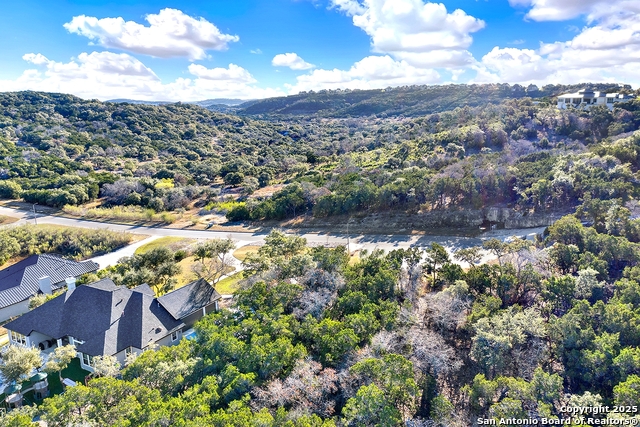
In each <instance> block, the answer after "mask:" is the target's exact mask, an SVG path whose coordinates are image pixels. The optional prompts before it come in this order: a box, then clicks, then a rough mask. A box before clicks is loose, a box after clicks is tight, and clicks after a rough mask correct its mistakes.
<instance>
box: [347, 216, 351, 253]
mask: <svg viewBox="0 0 640 427" xmlns="http://www.w3.org/2000/svg"><path fill="white" fill-rule="evenodd" d="M350 222H351V217H349V221H347V253H348V254H349V256H351V248H350V247H349V223H350Z"/></svg>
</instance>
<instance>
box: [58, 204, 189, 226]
mask: <svg viewBox="0 0 640 427" xmlns="http://www.w3.org/2000/svg"><path fill="white" fill-rule="evenodd" d="M62 211H63V212H64V213H66V214H68V215H72V216H79V217H82V218H86V219H102V220H114V221H124V222H161V223H165V224H172V223H174V222H176V221H177V220H178V217H177V215H176V214H173V213H171V212H160V213H156V212H155V211H154V210H153V209H143V208H141V207H139V206H114V207H112V208H84V207H80V206H70V205H67V206H65V207H64V208H62Z"/></svg>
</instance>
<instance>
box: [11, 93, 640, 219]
mask: <svg viewBox="0 0 640 427" xmlns="http://www.w3.org/2000/svg"><path fill="white" fill-rule="evenodd" d="M577 87H578V86H577V85H576V86H575V87H573V86H557V87H556V86H545V87H543V88H542V89H538V90H533V88H523V87H520V86H517V85H515V86H509V85H479V86H478V85H456V86H445V87H440V86H436V87H409V88H398V89H393V90H389V91H352V92H345V91H329V92H322V93H317V94H309V93H307V94H302V95H298V96H297V97H298V98H299V99H304V100H315V99H320V98H322V99H327V100H329V101H330V102H328V106H327V108H334V109H335V112H334V113H332V114H329V115H326V117H322V114H320V115H318V114H298V115H287V116H281V115H264V114H261V115H260V116H252V115H249V114H248V113H249V112H251V111H252V110H250V108H253V107H255V108H258V107H257V106H259V105H263V106H265V105H267V104H269V103H282V102H284V103H285V104H287V105H288V103H291V102H294V104H295V102H298V101H295V99H298V98H296V97H293V98H292V97H288V98H284V99H280V98H276V99H271V100H265V101H260V102H257V103H255V104H253V106H250V107H247V108H245V109H244V110H242V111H243V113H242V114H243V115H241V116H238V115H228V114H222V113H218V112H213V111H209V110H207V109H205V108H201V107H199V106H195V105H187V104H179V103H178V104H168V105H161V106H151V105H132V104H126V103H125V104H118V103H108V102H107V103H102V102H99V101H84V100H81V99H79V98H75V97H73V96H71V95H61V94H46V93H36V92H20V93H4V94H0V197H2V198H22V199H23V200H25V201H27V202H31V203H39V204H46V205H50V206H56V207H62V206H65V205H82V204H84V203H87V202H90V201H93V200H96V199H98V200H99V201H100V202H101V203H102V205H103V206H105V207H108V206H122V205H124V206H131V207H132V208H134V207H135V208H139V209H144V210H146V211H147V212H149V214H148V216H149V217H152V216H153V212H163V211H181V210H183V209H188V208H191V207H193V206H194V205H195V206H197V207H205V206H216V203H220V202H221V201H223V200H226V199H225V198H227V197H232V198H233V199H234V200H235V202H234V203H233V204H231V205H229V204H228V209H226V211H227V216H228V218H229V219H230V220H249V219H250V220H254V221H259V220H262V219H285V218H291V217H294V216H296V215H300V214H303V213H307V214H313V215H314V216H316V217H326V216H331V215H339V214H349V213H354V212H359V213H363V212H365V213H366V212H376V211H394V210H396V211H402V212H409V213H420V212H433V211H436V212H437V211H438V210H444V209H446V210H449V211H450V210H455V209H469V208H479V207H487V206H505V207H510V208H513V209H514V210H517V211H519V212H521V213H523V214H528V213H530V212H542V213H545V212H547V211H567V210H571V209H573V208H575V207H576V206H577V205H579V204H580V203H581V201H582V200H584V199H585V198H587V199H588V198H591V199H598V200H616V201H618V203H619V204H625V203H628V202H629V200H631V199H633V198H634V197H636V196H637V194H636V193H637V186H636V185H635V183H636V182H637V170H638V144H639V143H640V134H638V133H634V132H635V131H636V130H637V129H638V128H640V101H631V102H627V103H622V104H618V105H616V108H615V109H614V110H613V111H609V110H607V109H606V108H604V107H602V108H593V109H591V110H590V111H588V112H585V111H576V110H564V111H560V110H557V109H556V108H555V102H554V99H553V97H551V95H552V94H557V93H561V92H564V91H565V90H575V89H576V88H577ZM594 87H595V86H594ZM598 88H600V89H606V88H605V87H598ZM614 88H615V85H614V86H610V89H612V90H613V89H614ZM627 91H628V90H627ZM534 92H535V93H539V94H540V95H541V96H539V97H537V98H532V97H531V96H532V95H531V94H533V93H534ZM353 97H360V98H362V99H361V100H360V101H358V102H360V103H371V104H372V105H387V106H392V107H393V108H391V107H389V108H391V110H393V111H391V110H388V109H386V110H385V113H384V114H381V115H375V114H372V113H373V112H371V111H370V112H366V111H365V113H362V114H369V115H367V116H364V117H358V118H354V117H349V114H348V113H346V112H344V111H343V110H341V109H340V108H341V107H340V108H338V107H337V106H336V105H338V104H341V103H344V102H349V103H354V102H355V101H356V99H352V98H353ZM292 99H293V100H294V101H292ZM445 101H446V102H445ZM300 102H302V101H300ZM304 102H307V101H304ZM309 102H311V101H309ZM313 102H315V101H313ZM425 103H426V104H425ZM294 104H292V105H294ZM427 104H429V105H428V106H426V105H427ZM278 105H279V104H278ZM283 105H284V104H283ZM354 105H355V104H354ZM358 105H360V104H358ZM261 108H262V107H261ZM274 108H275V107H274ZM287 108H288V107H287ZM384 108H387V107H384ZM276 110H277V109H273V108H271V107H269V108H267V107H264V111H267V112H277V111H276ZM301 111H302V110H301ZM305 111H306V110H305ZM309 111H311V110H309ZM314 111H318V110H314ZM328 111H334V110H328ZM427 112H428V113H427ZM273 184H277V186H276V187H272V188H273V189H274V190H277V191H275V193H274V192H273V191H271V192H270V193H269V192H267V195H261V196H260V197H257V196H255V195H254V194H253V193H254V192H255V191H256V190H258V189H260V188H261V187H267V186H270V185H273ZM269 194H272V195H269Z"/></svg>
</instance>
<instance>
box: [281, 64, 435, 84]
mask: <svg viewBox="0 0 640 427" xmlns="http://www.w3.org/2000/svg"><path fill="white" fill-rule="evenodd" d="M439 81H440V74H439V73H438V72H437V71H435V70H433V69H421V68H416V67H413V66H411V65H409V64H408V63H407V62H405V61H396V60H394V59H393V58H391V57H390V56H388V55H385V56H368V57H366V58H364V59H362V60H361V61H358V62H356V63H355V64H354V65H353V66H352V67H351V68H350V69H349V70H340V69H337V68H334V69H333V70H324V69H319V70H314V71H312V72H311V73H309V74H305V75H302V76H298V77H297V82H296V84H294V85H285V86H286V87H287V88H288V89H289V92H290V93H298V92H300V91H308V90H321V89H374V88H385V87H389V86H403V85H413V84H431V83H437V82H439Z"/></svg>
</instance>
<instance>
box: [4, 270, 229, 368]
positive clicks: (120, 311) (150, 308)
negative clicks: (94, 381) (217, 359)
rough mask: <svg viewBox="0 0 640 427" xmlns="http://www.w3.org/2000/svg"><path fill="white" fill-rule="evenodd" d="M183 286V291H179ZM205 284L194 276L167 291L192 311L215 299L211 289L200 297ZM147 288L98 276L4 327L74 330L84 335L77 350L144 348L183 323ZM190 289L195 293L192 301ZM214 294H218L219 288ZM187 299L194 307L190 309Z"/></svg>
mask: <svg viewBox="0 0 640 427" xmlns="http://www.w3.org/2000/svg"><path fill="white" fill-rule="evenodd" d="M204 283H205V284H206V282H204ZM207 285H208V284H207ZM208 287H209V288H210V289H212V288H211V286H208ZM185 288H186V289H187V291H186V292H185V291H182V289H185ZM203 288H204V286H202V284H198V282H193V283H190V284H188V285H186V286H185V287H184V288H180V289H178V290H177V291H173V292H171V293H169V294H167V295H165V297H169V298H168V300H170V301H172V302H173V303H174V304H176V305H178V306H180V307H183V308H184V311H185V312H189V313H192V312H194V311H196V310H198V309H200V308H202V306H201V305H200V304H202V303H205V302H206V301H210V302H209V304H212V303H213V302H215V300H216V299H217V298H215V297H213V298H212V297H211V295H209V296H208V299H205V298H203V296H204V295H205V294H207V293H206V292H203V290H204V289H203ZM149 291H151V289H150V288H149V287H148V286H146V285H142V286H138V287H136V288H134V289H127V288H125V287H122V286H116V285H115V284H114V283H113V282H112V281H111V279H102V280H100V281H98V282H95V283H92V284H89V285H83V286H78V287H77V288H75V289H73V290H71V291H67V292H65V293H64V294H62V295H60V296H58V297H56V298H54V299H52V300H50V301H48V302H46V303H44V304H43V305H41V306H40V307H37V308H35V309H34V310H32V311H30V312H28V313H25V314H23V315H22V316H21V317H19V318H17V319H16V320H14V321H12V322H9V323H7V324H6V325H5V328H7V329H9V330H11V331H15V332H18V333H21V334H23V335H29V334H31V332H33V331H37V332H40V333H42V334H44V335H47V336H49V337H52V338H55V339H59V338H63V337H65V336H72V337H73V338H74V339H75V340H80V341H84V343H83V344H77V345H76V348H77V349H78V351H81V352H83V353H86V354H90V355H93V356H98V355H105V354H106V355H113V354H116V353H118V352H120V351H122V350H124V349H126V348H128V347H135V348H139V349H143V348H145V347H147V346H148V345H149V344H150V343H154V342H156V341H158V340H159V339H160V338H163V337H165V336H167V335H168V334H170V333H171V332H173V331H174V330H177V329H179V328H181V327H183V326H184V323H183V322H182V318H181V317H175V316H174V315H173V313H171V312H170V311H168V310H167V309H166V308H165V307H164V305H163V304H161V302H160V299H159V298H155V297H154V295H153V292H152V291H151V293H150V292H149ZM214 292H215V291H214ZM194 294H195V296H196V297H197V298H195V299H193V300H192V302H191V303H190V302H189V301H188V300H189V299H190V298H191V297H192V296H193V295H194ZM216 295H217V297H218V298H219V297H220V295H219V294H217V292H216ZM198 297H200V298H198ZM161 298H164V297H161ZM182 299H187V301H182ZM190 304H193V305H194V308H191V309H190V308H189V305H190ZM206 305H208V304H206ZM206 305H205V306H206ZM33 344H37V343H33Z"/></svg>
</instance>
